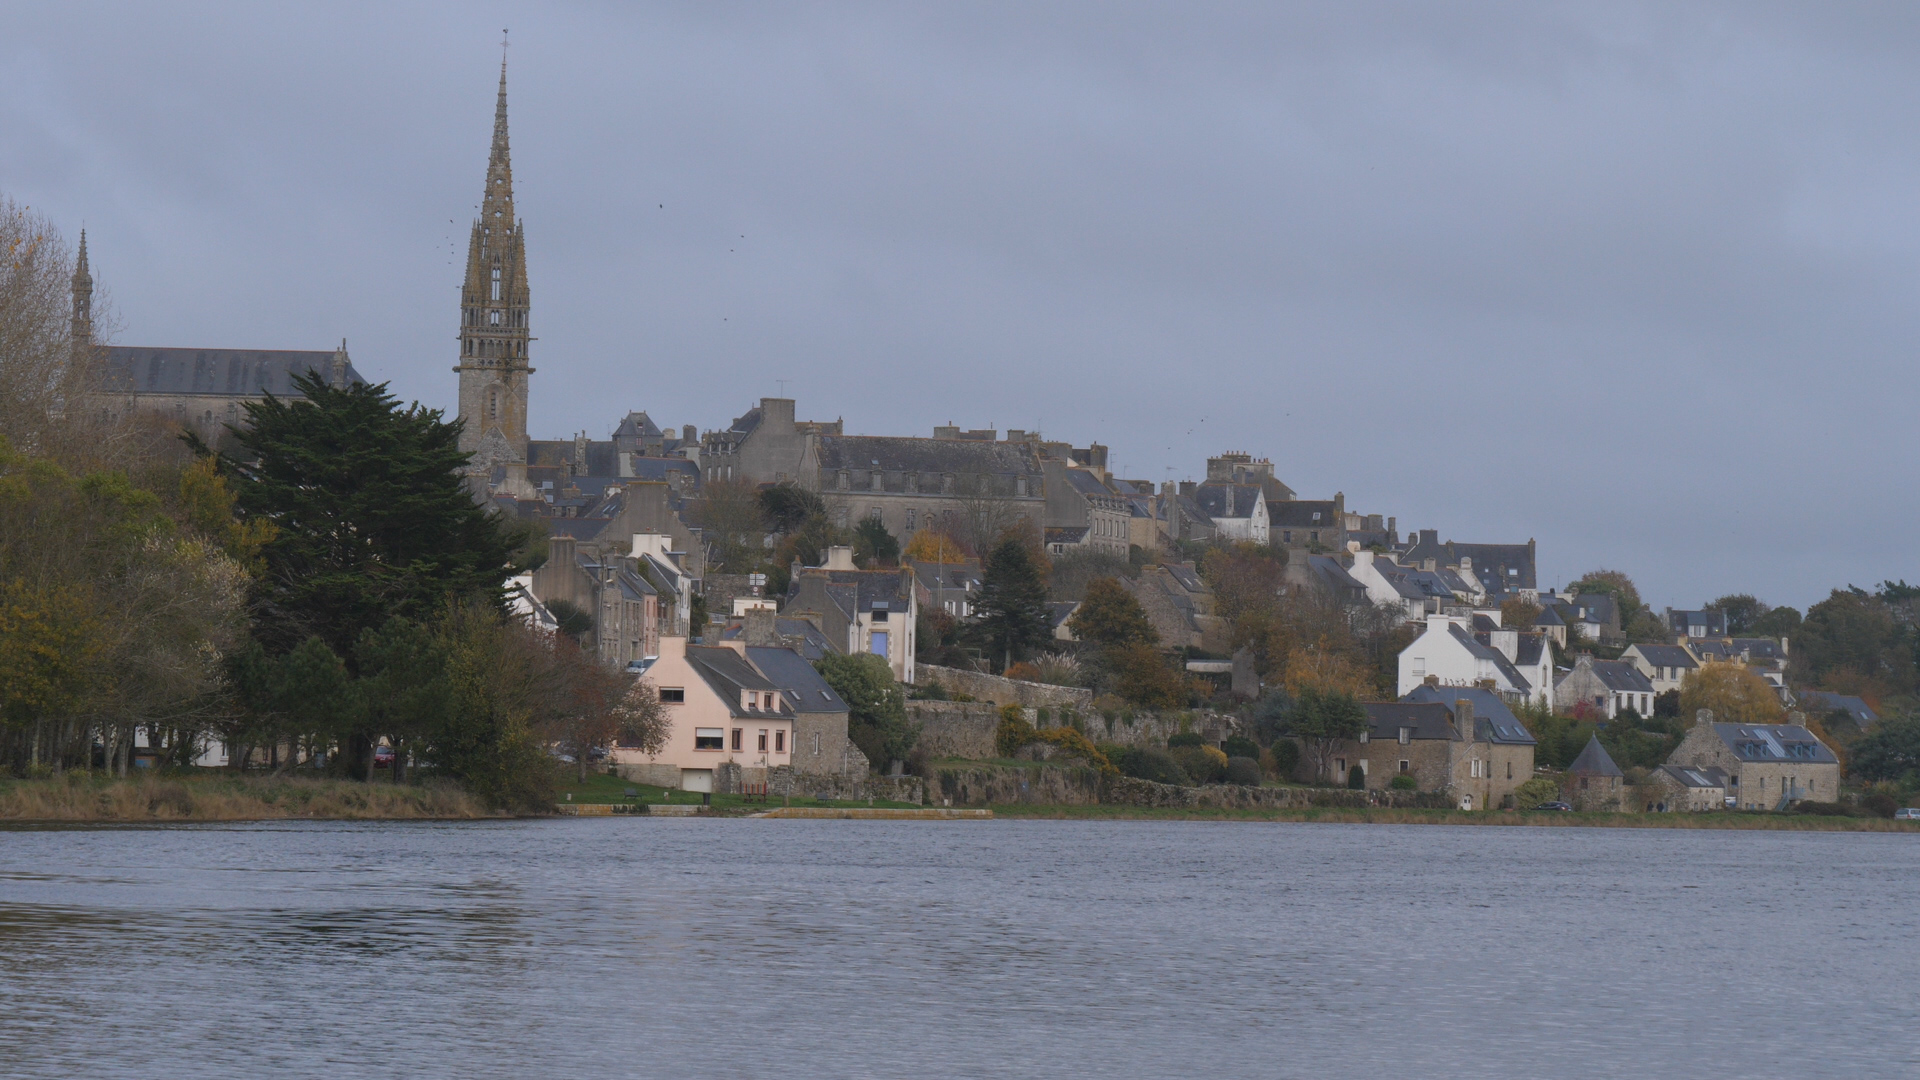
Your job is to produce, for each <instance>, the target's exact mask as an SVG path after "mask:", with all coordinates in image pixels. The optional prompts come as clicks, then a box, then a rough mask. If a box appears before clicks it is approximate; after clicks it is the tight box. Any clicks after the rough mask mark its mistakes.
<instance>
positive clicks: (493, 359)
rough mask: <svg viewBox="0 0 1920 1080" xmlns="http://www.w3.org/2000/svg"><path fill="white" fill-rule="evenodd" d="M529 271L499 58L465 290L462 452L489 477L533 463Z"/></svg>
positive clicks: (479, 473) (504, 77)
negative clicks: (529, 438)
mask: <svg viewBox="0 0 1920 1080" xmlns="http://www.w3.org/2000/svg"><path fill="white" fill-rule="evenodd" d="M532 340H533V338H532V337H530V336H529V335H528V333H527V266H526V243H525V236H524V234H523V232H522V227H521V224H520V220H519V219H518V218H516V217H514V215H513V165H512V163H511V162H510V161H509V159H508V155H507V61H506V58H505V57H504V56H503V57H501V59H500V96H499V100H498V101H497V102H496V103H495V105H494V113H493V150H492V152H491V153H489V154H488V156H487V190H486V196H485V197H484V198H483V199H482V200H481V202H480V218H479V220H477V221H475V222H474V223H473V235H472V237H471V238H470V239H469V240H468V242H467V276H466V280H465V282H463V283H462V284H461V286H460V363H459V364H458V366H456V367H455V368H454V369H453V370H454V371H456V372H458V373H459V375H460V419H461V420H463V421H465V422H466V428H465V430H464V431H462V433H461V435H460V449H462V450H465V451H469V452H471V453H472V454H473V463H472V465H471V471H472V472H473V473H474V474H475V475H476V476H478V477H480V478H482V479H483V480H484V478H485V477H486V476H487V475H489V474H490V473H491V472H492V471H493V469H494V468H495V467H498V466H513V465H521V466H524V465H525V464H526V461H527V376H529V375H532V374H533V368H532V367H530V366H528V363H527V343H528V342H530V341H532Z"/></svg>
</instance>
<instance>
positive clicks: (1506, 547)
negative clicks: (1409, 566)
mask: <svg viewBox="0 0 1920 1080" xmlns="http://www.w3.org/2000/svg"><path fill="white" fill-rule="evenodd" d="M1409 539H1410V540H1411V541H1412V543H1411V544H1410V545H1409V546H1408V547H1407V550H1406V553H1405V554H1404V556H1403V557H1402V558H1403V561H1405V562H1410V563H1420V562H1424V561H1425V560H1427V559H1432V560H1434V562H1435V563H1436V564H1437V565H1440V566H1448V565H1453V566H1458V565H1460V560H1461V559H1463V558H1467V559H1472V560H1473V576H1475V577H1477V578H1479V579H1480V581H1481V583H1482V584H1484V585H1486V586H1487V589H1488V591H1495V589H1496V586H1497V588H1498V590H1499V591H1513V590H1516V589H1534V588H1538V587H1539V583H1538V576H1537V574H1536V573H1535V567H1534V552H1533V545H1532V544H1463V543H1459V542H1456V541H1453V540H1448V541H1446V542H1445V543H1442V542H1440V540H1439V535H1438V532H1437V531H1436V530H1433V529H1422V530H1420V531H1419V532H1416V533H1414V534H1412V535H1411V536H1410V537H1409Z"/></svg>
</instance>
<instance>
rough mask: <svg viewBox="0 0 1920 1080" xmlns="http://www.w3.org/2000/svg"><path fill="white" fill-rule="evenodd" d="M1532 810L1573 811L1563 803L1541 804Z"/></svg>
mask: <svg viewBox="0 0 1920 1080" xmlns="http://www.w3.org/2000/svg"><path fill="white" fill-rule="evenodd" d="M1534 809H1535V810H1571V809H1573V807H1572V806H1570V805H1568V804H1567V803H1563V802H1543V803H1541V804H1540V805H1539V806H1536V807H1534Z"/></svg>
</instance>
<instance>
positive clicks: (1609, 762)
mask: <svg viewBox="0 0 1920 1080" xmlns="http://www.w3.org/2000/svg"><path fill="white" fill-rule="evenodd" d="M1567 772H1569V773H1571V774H1572V775H1574V776H1625V775H1626V774H1625V773H1623V772H1621V771H1620V766H1618V765H1615V764H1614V763H1613V757H1612V756H1611V755H1609V754H1608V753H1607V748H1606V747H1604V746H1601V745H1600V736H1598V735H1594V736H1591V737H1589V738H1588V739H1587V748H1586V749H1585V750H1582V751H1580V756H1579V757H1577V758H1574V759H1573V764H1571V765H1569V766H1567Z"/></svg>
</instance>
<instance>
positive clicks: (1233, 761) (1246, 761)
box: [1227, 756, 1265, 787]
mask: <svg viewBox="0 0 1920 1080" xmlns="http://www.w3.org/2000/svg"><path fill="white" fill-rule="evenodd" d="M1264 779H1265V777H1264V776H1262V775H1261V773H1260V763H1259V762H1258V761H1255V760H1254V759H1252V758H1250V757H1245V756H1236V757H1230V758H1228V759H1227V783H1229V784H1245V785H1246V786H1248V787H1258V786H1260V782H1261V781H1262V780H1264Z"/></svg>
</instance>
